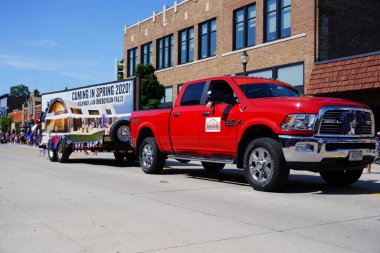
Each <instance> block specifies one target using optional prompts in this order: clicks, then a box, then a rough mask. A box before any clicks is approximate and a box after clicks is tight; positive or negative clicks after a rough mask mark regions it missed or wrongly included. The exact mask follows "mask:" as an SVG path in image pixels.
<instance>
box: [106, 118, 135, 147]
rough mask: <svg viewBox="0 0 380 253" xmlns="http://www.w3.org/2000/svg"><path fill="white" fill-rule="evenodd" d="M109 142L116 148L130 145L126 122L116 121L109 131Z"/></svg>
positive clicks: (127, 123) (129, 134)
mask: <svg viewBox="0 0 380 253" xmlns="http://www.w3.org/2000/svg"><path fill="white" fill-rule="evenodd" d="M110 137H111V141H112V142H113V143H115V144H116V145H117V146H125V145H129V144H130V140H131V133H130V129H129V121H128V120H119V121H116V122H115V123H114V124H113V125H112V126H111V129H110Z"/></svg>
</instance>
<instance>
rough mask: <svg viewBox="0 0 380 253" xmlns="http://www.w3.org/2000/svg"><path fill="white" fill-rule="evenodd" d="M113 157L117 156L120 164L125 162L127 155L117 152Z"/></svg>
mask: <svg viewBox="0 0 380 253" xmlns="http://www.w3.org/2000/svg"><path fill="white" fill-rule="evenodd" d="M113 155H114V156H115V159H116V161H118V162H121V161H123V160H124V158H125V154H123V153H119V152H115V153H113Z"/></svg>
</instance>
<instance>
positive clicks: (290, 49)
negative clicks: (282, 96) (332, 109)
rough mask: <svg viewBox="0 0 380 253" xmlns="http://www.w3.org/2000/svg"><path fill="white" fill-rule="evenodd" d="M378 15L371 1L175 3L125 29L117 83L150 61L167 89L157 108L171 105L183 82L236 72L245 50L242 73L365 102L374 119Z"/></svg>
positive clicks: (379, 87) (378, 85) (379, 79)
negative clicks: (121, 74) (121, 71)
mask: <svg viewBox="0 0 380 253" xmlns="http://www.w3.org/2000/svg"><path fill="white" fill-rule="evenodd" d="M379 16H380V1H378V0H367V1H364V0H358V1H346V0H345V1H343V0H334V1H332V0H256V1H252V0H187V1H182V2H180V3H177V2H175V3H174V6H172V7H170V8H168V7H167V6H164V7H163V11H162V12H160V13H155V12H153V15H152V16H151V17H149V18H147V19H145V20H143V21H141V22H140V21H139V22H137V23H136V24H134V25H132V26H129V27H128V26H126V27H125V30H124V63H125V73H124V77H125V78H126V77H130V76H133V75H134V70H135V67H136V65H137V64H138V63H144V64H145V63H152V64H153V65H154V66H155V67H156V69H157V71H156V75H157V77H158V79H159V81H160V82H161V83H162V84H164V86H165V87H166V96H165V98H164V101H163V102H166V103H168V104H171V103H172V101H174V100H175V98H176V95H177V93H178V91H179V89H180V87H181V84H183V83H184V82H186V81H189V80H193V79H198V78H203V77H207V76H217V75H231V74H235V75H239V74H241V73H242V64H241V60H240V56H241V55H242V53H243V51H246V52H247V54H248V55H249V58H250V60H249V62H248V65H247V70H248V74H249V75H256V76H262V77H270V78H277V79H279V80H282V81H285V82H288V83H290V84H292V85H294V86H296V87H297V88H298V89H300V90H301V91H304V92H305V93H306V94H310V95H323V96H334V97H342V98H350V99H354V100H356V101H359V102H363V103H366V104H369V105H370V106H371V107H372V109H373V110H374V111H375V117H376V118H377V120H379V119H380V115H379V113H380V109H379V108H380V100H379V99H376V98H379V97H380V71H379V66H380V58H379V57H380V56H379V55H380V52H379V50H380V36H379V35H378V31H379V30H380V19H378V17H379ZM354 59H356V60H354ZM326 64H327V65H326ZM329 64H330V65H329ZM331 66H332V67H331ZM346 66H350V67H348V68H349V70H347V71H346V72H342V68H343V69H345V68H346ZM368 68H370V69H371V71H367V70H368ZM368 72H370V73H368ZM343 79H349V81H348V83H347V82H343V81H344V80H343ZM354 80H356V81H354ZM343 86H344V88H342V87H343ZM369 92H370V93H371V96H372V97H373V98H374V99H369V98H368V96H366V95H365V94H367V93H369ZM377 126H380V123H379V121H377ZM377 128H378V127H377Z"/></svg>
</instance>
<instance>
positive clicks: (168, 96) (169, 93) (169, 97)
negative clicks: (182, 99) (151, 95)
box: [161, 86, 173, 103]
mask: <svg viewBox="0 0 380 253" xmlns="http://www.w3.org/2000/svg"><path fill="white" fill-rule="evenodd" d="M172 102H173V86H168V87H165V96H164V97H163V98H162V99H161V103H172Z"/></svg>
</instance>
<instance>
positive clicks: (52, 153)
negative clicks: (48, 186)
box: [47, 147, 57, 162]
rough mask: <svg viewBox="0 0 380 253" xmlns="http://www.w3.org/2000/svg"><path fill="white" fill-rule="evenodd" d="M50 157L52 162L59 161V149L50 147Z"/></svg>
mask: <svg viewBox="0 0 380 253" xmlns="http://www.w3.org/2000/svg"><path fill="white" fill-rule="evenodd" d="M47 153H48V157H49V160H50V161H51V162H56V161H57V151H56V150H53V149H51V148H50V147H49V148H48V151H47Z"/></svg>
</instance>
